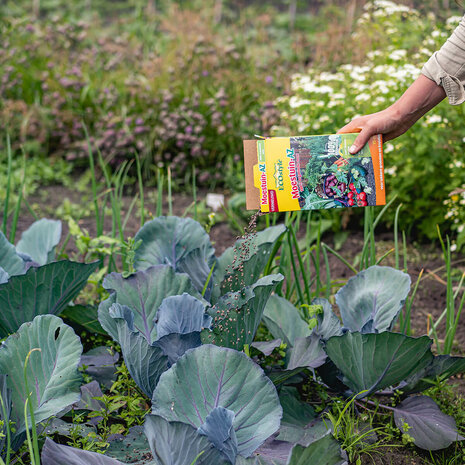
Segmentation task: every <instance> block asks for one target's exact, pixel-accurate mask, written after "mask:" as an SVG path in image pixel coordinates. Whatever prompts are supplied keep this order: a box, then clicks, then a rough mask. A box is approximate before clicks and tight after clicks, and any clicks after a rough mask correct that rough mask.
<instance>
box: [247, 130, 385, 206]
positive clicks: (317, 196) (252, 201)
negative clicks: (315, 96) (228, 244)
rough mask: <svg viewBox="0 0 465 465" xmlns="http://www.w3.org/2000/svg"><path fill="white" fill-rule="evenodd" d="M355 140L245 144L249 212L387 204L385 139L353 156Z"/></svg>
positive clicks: (343, 137)
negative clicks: (352, 147)
mask: <svg viewBox="0 0 465 465" xmlns="http://www.w3.org/2000/svg"><path fill="white" fill-rule="evenodd" d="M356 137H357V134H329V135H324V136H301V137H271V138H268V139H261V140H245V141H244V166H245V185H246V199H247V209H248V210H260V211H262V212H278V211H294V210H315V209H325V208H344V207H365V206H368V205H385V204H386V192H385V185H384V165H383V144H382V138H381V135H377V136H373V137H372V138H371V139H370V140H369V142H368V143H367V144H366V145H365V147H363V149H362V150H360V151H359V152H358V153H356V154H354V155H352V154H350V153H349V147H350V146H351V145H352V144H353V142H354V140H355V138H356Z"/></svg>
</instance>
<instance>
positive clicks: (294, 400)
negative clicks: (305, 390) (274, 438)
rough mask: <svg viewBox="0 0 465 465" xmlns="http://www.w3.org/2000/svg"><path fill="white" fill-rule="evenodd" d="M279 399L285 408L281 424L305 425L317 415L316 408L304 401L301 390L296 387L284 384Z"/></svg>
mask: <svg viewBox="0 0 465 465" xmlns="http://www.w3.org/2000/svg"><path fill="white" fill-rule="evenodd" d="M279 401H280V403H281V407H282V408H283V418H282V419H281V425H283V424H289V425H296V426H300V427H304V426H306V425H308V424H309V423H310V421H311V420H313V419H314V418H315V416H316V415H315V410H314V408H313V407H312V406H311V405H310V404H307V403H306V402H302V400H301V399H300V395H299V391H298V390H297V388H295V387H291V386H284V387H283V388H282V389H281V391H280V392H279ZM295 442H297V441H295Z"/></svg>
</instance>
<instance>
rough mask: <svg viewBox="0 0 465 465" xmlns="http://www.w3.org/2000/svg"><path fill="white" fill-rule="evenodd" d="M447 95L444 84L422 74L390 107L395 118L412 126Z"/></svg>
mask: <svg viewBox="0 0 465 465" xmlns="http://www.w3.org/2000/svg"><path fill="white" fill-rule="evenodd" d="M445 97H446V92H445V91H444V88H443V87H442V86H439V85H437V84H436V83H435V82H434V81H432V80H431V79H429V78H427V77H426V76H424V75H420V77H419V78H418V79H417V80H416V81H415V82H414V83H413V84H412V85H411V86H410V87H409V88H408V89H407V90H406V91H405V92H404V94H403V95H402V97H400V98H399V100H397V101H396V102H395V103H394V104H393V105H392V106H391V107H390V110H391V111H392V114H393V117H394V118H396V119H397V120H400V121H402V122H403V123H404V124H406V125H408V126H409V127H410V126H412V125H413V124H414V123H415V122H416V121H417V120H418V119H420V118H421V117H422V116H423V115H424V114H425V113H427V112H428V111H430V110H431V109H432V108H434V107H435V106H436V105H437V104H438V103H440V102H441V101H442V100H443V99H444V98H445Z"/></svg>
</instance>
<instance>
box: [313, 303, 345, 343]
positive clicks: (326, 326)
mask: <svg viewBox="0 0 465 465" xmlns="http://www.w3.org/2000/svg"><path fill="white" fill-rule="evenodd" d="M312 305H321V307H322V309H323V312H322V313H319V314H318V315H317V317H316V319H317V325H316V326H315V328H313V334H316V335H318V336H320V337H321V338H322V339H329V338H330V337H332V336H340V335H341V334H342V326H341V322H340V321H339V318H338V317H337V316H336V315H335V314H334V312H333V310H332V307H331V304H330V303H329V302H328V301H327V300H326V299H320V298H318V299H313V300H312Z"/></svg>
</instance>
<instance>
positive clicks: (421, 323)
mask: <svg viewBox="0 0 465 465" xmlns="http://www.w3.org/2000/svg"><path fill="white" fill-rule="evenodd" d="M65 198H68V199H69V200H70V202H71V203H72V204H75V205H77V206H82V205H88V206H89V208H88V212H87V213H88V214H86V215H85V216H83V217H82V218H81V219H80V220H79V221H78V223H79V225H80V227H81V228H85V229H86V230H87V231H88V232H89V234H90V237H95V233H96V230H95V220H94V218H93V217H92V213H91V212H92V210H91V206H90V205H91V203H90V201H89V198H88V197H87V198H86V197H83V196H82V194H80V193H79V192H77V191H74V190H72V189H68V188H64V187H62V186H49V187H47V188H42V189H41V193H40V195H39V196H34V197H33V196H31V197H29V198H28V202H29V204H30V206H31V207H32V209H33V210H34V211H35V212H36V214H37V216H38V217H39V218H40V217H48V218H54V217H56V211H57V209H58V207H59V206H60V205H61V204H62V202H63V200H64V199H65ZM153 198H154V197H153ZM198 198H199V199H202V195H199V196H198ZM131 200H132V198H131V197H127V198H124V199H123V203H124V205H125V208H127V207H128V206H129V205H130V202H131ZM191 206H192V197H190V196H188V195H184V194H175V195H174V197H173V214H174V215H183V214H184V212H185V211H186V209H187V208H189V207H191ZM146 208H147V209H148V210H149V211H151V212H152V213H153V212H154V210H155V202H152V205H150V203H149V202H146ZM167 211H168V205H166V204H164V206H163V212H164V213H165V214H166V213H167ZM123 214H124V212H123ZM0 221H1V214H0ZM33 221H34V218H33V216H32V215H31V214H30V212H29V211H28V210H26V209H24V211H23V212H22V213H21V215H20V217H19V220H18V224H17V236H16V240H18V239H19V237H20V233H21V232H22V231H24V230H25V229H27V228H28V227H29V226H30V224H31V223H32V222H33ZM139 227H140V219H139V218H138V217H136V216H135V215H133V216H131V217H130V218H129V220H128V222H127V225H126V229H125V235H126V237H129V236H134V235H135V233H136V232H137V230H138V229H139ZM104 229H105V233H107V234H108V233H109V232H110V231H111V216H110V212H109V214H108V215H107V217H106V218H105V224H104ZM67 232H68V228H67V225H66V222H63V235H62V237H65V236H66V234H67ZM301 233H302V234H303V232H301ZM210 237H211V240H212V242H213V244H214V247H215V250H216V255H217V256H218V255H220V254H221V253H222V252H223V251H224V250H225V249H226V248H227V247H229V246H231V245H233V244H234V242H235V241H236V239H237V237H238V236H237V233H236V232H234V231H233V230H232V229H231V227H230V226H229V224H228V223H226V222H220V223H217V224H215V225H214V226H213V227H212V228H211V231H210ZM376 239H377V242H376V244H377V253H378V256H381V255H382V254H383V253H384V252H386V251H388V250H390V249H392V248H393V237H392V234H388V233H383V234H380V235H377V236H376ZM323 240H324V241H325V242H327V243H328V244H329V245H330V246H332V247H334V244H333V239H332V237H331V235H330V234H329V235H328V236H325V237H324V238H323ZM69 244H70V243H69ZM362 247H363V235H362V234H361V233H351V234H350V235H349V237H348V238H347V240H346V241H345V243H344V244H343V245H342V248H341V250H339V253H341V255H342V256H344V258H346V259H348V260H349V261H352V260H353V259H354V258H355V257H356V255H357V254H358V253H360V251H361V250H362ZM66 252H67V253H69V254H70V257H72V255H73V253H75V252H76V250H73V246H72V245H71V244H70V245H68V246H67V248H66ZM453 259H454V263H455V269H456V270H457V276H456V278H457V280H458V278H459V277H460V274H461V273H463V272H464V271H465V258H463V256H459V255H457V256H454V257H453ZM329 260H330V269H331V278H332V280H336V281H341V282H343V281H346V280H347V279H349V278H350V277H351V276H352V275H353V273H352V272H351V270H349V269H348V268H347V267H346V266H345V265H344V264H343V263H342V262H341V261H340V260H338V259H337V258H336V257H334V256H333V255H331V254H329ZM393 260H394V259H393V257H392V256H390V257H388V258H387V259H386V260H385V261H384V262H383V264H385V265H393ZM322 265H323V264H322ZM422 269H423V277H422V279H421V282H420V285H419V288H418V292H417V295H416V297H415V300H414V304H413V308H412V317H411V323H412V331H413V334H414V335H415V336H421V335H423V334H426V333H427V330H428V323H427V322H428V315H430V314H431V315H432V317H433V319H437V318H438V317H439V316H440V315H441V313H442V312H443V309H444V307H445V302H446V285H445V281H444V279H445V277H444V275H445V273H444V262H443V260H442V256H441V251H440V250H439V248H438V246H437V245H436V246H432V245H428V244H422V245H420V246H418V245H416V246H414V245H412V244H409V245H408V272H409V274H410V276H411V278H412V287H413V285H414V283H415V282H416V280H417V278H418V276H419V274H420V272H421V270H422ZM336 311H337V308H336ZM461 320H462V321H461V322H460V323H459V326H458V329H457V334H456V344H455V345H454V352H455V353H456V355H465V315H463V317H462V319H461ZM438 333H439V337H440V339H441V338H442V337H443V335H444V325H441V326H440V327H439V330H438ZM451 383H453V384H454V385H456V393H457V395H461V396H465V379H464V378H463V375H462V376H458V377H456V378H454V379H452V380H451ZM451 447H453V446H451ZM428 458H429V457H428V455H425V453H423V452H422V451H420V450H419V449H416V448H413V447H412V448H411V450H406V449H405V447H399V448H396V447H393V448H387V449H386V450H385V451H384V453H383V454H382V455H379V454H374V455H373V456H371V457H370V456H364V458H363V461H362V464H363V465H365V464H366V465H368V464H375V465H385V464H386V465H387V464H395V465H404V464H405V465H417V464H418V465H419V464H425V463H428V461H427V459H428Z"/></svg>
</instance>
